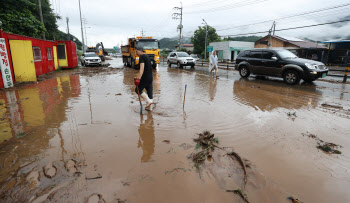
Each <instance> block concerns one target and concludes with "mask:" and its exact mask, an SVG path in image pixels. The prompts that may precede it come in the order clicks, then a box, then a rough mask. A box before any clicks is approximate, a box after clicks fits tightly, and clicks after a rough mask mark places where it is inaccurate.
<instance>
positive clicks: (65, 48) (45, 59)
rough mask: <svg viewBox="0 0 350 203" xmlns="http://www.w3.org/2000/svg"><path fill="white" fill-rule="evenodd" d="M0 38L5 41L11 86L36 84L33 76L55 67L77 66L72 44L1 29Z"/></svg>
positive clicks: (2, 86) (74, 48)
mask: <svg viewBox="0 0 350 203" xmlns="http://www.w3.org/2000/svg"><path fill="white" fill-rule="evenodd" d="M0 38H3V39H4V40H5V44H6V50H7V56H8V64H9V66H10V69H11V75H12V81H13V83H15V82H29V81H37V78H36V77H37V76H39V75H43V74H46V73H49V72H53V71H55V70H57V69H58V68H75V67H76V66H78V61H77V52H76V44H75V43H74V42H72V41H50V40H42V39H36V38H32V37H26V36H22V35H17V34H11V33H6V32H3V31H2V30H0ZM2 77H3V76H2V75H0V81H3V80H2ZM0 88H4V84H3V82H0Z"/></svg>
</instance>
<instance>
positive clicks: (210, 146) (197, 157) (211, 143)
mask: <svg viewBox="0 0 350 203" xmlns="http://www.w3.org/2000/svg"><path fill="white" fill-rule="evenodd" d="M193 141H194V142H196V143H197V145H196V148H195V149H196V150H198V149H199V148H201V149H202V150H201V151H200V152H197V153H194V154H193V155H192V161H193V162H194V166H195V167H196V169H197V171H198V172H199V174H200V165H201V164H203V163H204V161H205V160H206V159H207V158H208V159H210V158H211V157H212V152H213V151H214V148H215V147H217V146H216V145H215V144H218V143H219V139H218V138H214V134H212V133H210V131H208V130H205V131H203V132H202V133H199V134H198V138H195V139H193Z"/></svg>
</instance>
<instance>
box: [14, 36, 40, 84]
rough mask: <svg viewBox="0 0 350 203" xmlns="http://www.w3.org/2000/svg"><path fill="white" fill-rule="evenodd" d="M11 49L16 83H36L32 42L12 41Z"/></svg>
mask: <svg viewBox="0 0 350 203" xmlns="http://www.w3.org/2000/svg"><path fill="white" fill-rule="evenodd" d="M10 49H11V55H12V63H13V70H14V72H15V81H16V82H29V81H36V71H35V65H34V57H33V47H32V42H31V41H27V40H10Z"/></svg>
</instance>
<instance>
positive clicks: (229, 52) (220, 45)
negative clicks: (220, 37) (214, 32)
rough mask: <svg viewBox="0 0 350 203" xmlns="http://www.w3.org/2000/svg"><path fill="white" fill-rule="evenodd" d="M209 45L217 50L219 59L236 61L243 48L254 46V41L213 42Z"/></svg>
mask: <svg viewBox="0 0 350 203" xmlns="http://www.w3.org/2000/svg"><path fill="white" fill-rule="evenodd" d="M209 46H210V47H212V49H213V50H215V51H216V53H217V56H218V59H221V60H230V61H234V60H236V58H237V56H238V54H239V52H240V51H241V50H244V49H251V48H254V42H241V41H223V42H211V43H210V44H209Z"/></svg>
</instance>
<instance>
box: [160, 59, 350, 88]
mask: <svg viewBox="0 0 350 203" xmlns="http://www.w3.org/2000/svg"><path fill="white" fill-rule="evenodd" d="M347 61H348V60H347ZM165 62H166V58H163V63H165ZM196 65H197V66H209V61H207V60H203V59H200V60H198V61H197V62H196ZM235 65H236V61H229V60H219V63H218V66H219V68H222V69H230V68H231V69H234V68H235ZM325 65H326V66H332V67H334V68H337V67H345V68H343V69H333V68H329V69H328V70H329V72H328V74H327V75H328V76H333V77H343V82H344V83H345V82H346V81H347V78H348V72H349V66H350V64H325ZM330 72H344V74H333V73H330Z"/></svg>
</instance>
